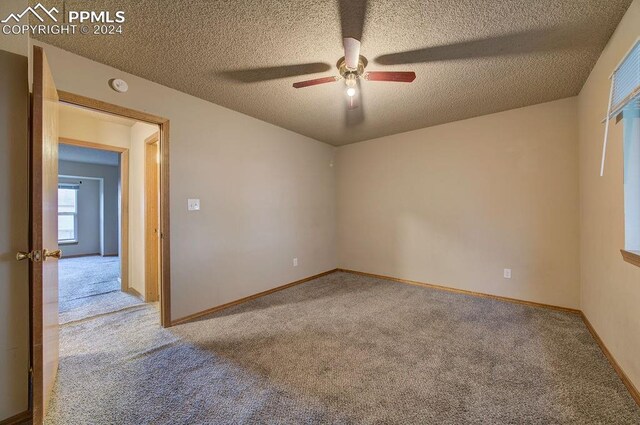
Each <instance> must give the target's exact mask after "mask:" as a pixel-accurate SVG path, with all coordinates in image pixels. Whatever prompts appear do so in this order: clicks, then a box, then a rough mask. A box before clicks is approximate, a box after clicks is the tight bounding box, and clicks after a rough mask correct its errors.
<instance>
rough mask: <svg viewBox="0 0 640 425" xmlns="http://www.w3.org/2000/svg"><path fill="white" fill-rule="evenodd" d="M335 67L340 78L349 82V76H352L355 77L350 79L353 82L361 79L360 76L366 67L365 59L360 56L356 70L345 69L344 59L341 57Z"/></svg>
mask: <svg viewBox="0 0 640 425" xmlns="http://www.w3.org/2000/svg"><path fill="white" fill-rule="evenodd" d="M336 66H337V67H338V72H339V73H340V75H341V76H342V78H344V79H345V80H347V81H349V75H353V76H355V78H354V77H351V78H354V80H353V81H355V80H356V79H357V78H358V77H361V76H362V74H364V69H365V68H366V66H367V59H366V58H365V57H364V56H360V59H359V60H358V67H357V68H356V69H350V68H348V67H347V63H346V62H345V59H344V57H342V58H340V60H339V61H338V63H337V65H336Z"/></svg>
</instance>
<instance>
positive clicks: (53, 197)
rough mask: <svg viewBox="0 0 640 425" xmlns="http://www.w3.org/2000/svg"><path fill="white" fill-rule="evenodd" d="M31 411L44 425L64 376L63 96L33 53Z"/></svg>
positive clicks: (40, 58) (39, 54) (43, 62)
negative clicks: (61, 267) (61, 311)
mask: <svg viewBox="0 0 640 425" xmlns="http://www.w3.org/2000/svg"><path fill="white" fill-rule="evenodd" d="M31 114H32V115H31V119H32V121H31V150H30V170H29V172H30V187H29V189H30V195H31V206H30V219H31V223H30V230H31V237H30V239H31V247H30V249H31V251H30V252H29V253H28V254H25V256H27V257H28V258H29V259H30V260H31V261H30V264H31V267H30V284H31V294H30V296H31V304H30V309H31V368H32V375H31V403H32V404H31V408H32V412H33V423H34V424H36V425H37V424H41V423H42V421H43V419H44V416H45V413H46V409H47V404H48V401H49V396H50V395H51V390H52V388H53V384H54V382H55V379H56V373H57V370H58V344H59V341H58V334H59V329H58V259H59V258H60V255H61V252H60V251H59V250H58V92H57V90H56V86H55V84H54V83H53V78H52V76H51V70H50V69H49V65H48V63H47V58H46V56H45V54H44V51H43V50H42V48H40V47H37V46H35V47H34V48H33V97H32V104H31Z"/></svg>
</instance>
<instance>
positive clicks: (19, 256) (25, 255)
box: [16, 251, 31, 261]
mask: <svg viewBox="0 0 640 425" xmlns="http://www.w3.org/2000/svg"><path fill="white" fill-rule="evenodd" d="M30 258H31V253H30V252H24V251H18V253H17V254H16V260H18V261H22V260H28V259H30Z"/></svg>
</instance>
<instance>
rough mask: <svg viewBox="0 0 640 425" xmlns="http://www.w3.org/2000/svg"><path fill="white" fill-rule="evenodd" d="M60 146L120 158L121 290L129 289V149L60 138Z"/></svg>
mask: <svg viewBox="0 0 640 425" xmlns="http://www.w3.org/2000/svg"><path fill="white" fill-rule="evenodd" d="M58 144H63V145H70V146H79V147H82V148H91V149H98V150H101V151H108V152H116V153H117V154H118V156H119V157H120V187H121V189H120V211H119V212H120V220H121V221H120V290H121V291H122V292H127V291H128V289H129V149H128V148H121V147H119V146H112V145H105V144H103V143H98V142H88V141H85V140H78V139H70V138H68V137H58Z"/></svg>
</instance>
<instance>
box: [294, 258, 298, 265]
mask: <svg viewBox="0 0 640 425" xmlns="http://www.w3.org/2000/svg"><path fill="white" fill-rule="evenodd" d="M293 267H298V259H297V258H294V259H293Z"/></svg>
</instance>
